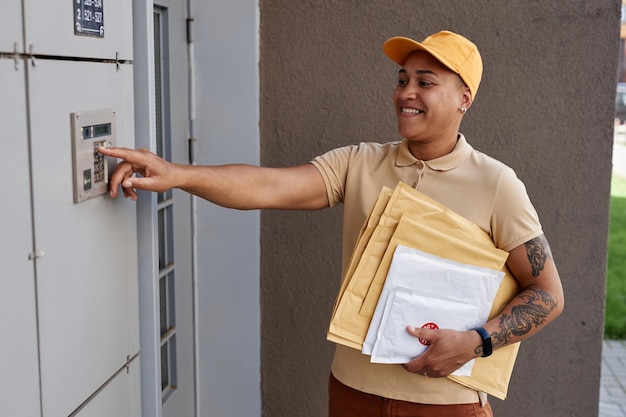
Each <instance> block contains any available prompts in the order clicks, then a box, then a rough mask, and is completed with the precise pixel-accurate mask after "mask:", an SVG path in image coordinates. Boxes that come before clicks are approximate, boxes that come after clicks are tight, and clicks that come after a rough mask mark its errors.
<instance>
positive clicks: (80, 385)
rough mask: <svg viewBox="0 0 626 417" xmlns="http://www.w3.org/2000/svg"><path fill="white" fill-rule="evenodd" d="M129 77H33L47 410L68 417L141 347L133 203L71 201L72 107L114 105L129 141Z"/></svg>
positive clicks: (54, 65) (68, 65)
mask: <svg viewBox="0 0 626 417" xmlns="http://www.w3.org/2000/svg"><path fill="white" fill-rule="evenodd" d="M113 3H114V2H110V3H107V4H113ZM51 80H54V81H53V82H52V81H51ZM132 82H133V79H132V66H130V65H121V66H120V68H119V69H116V65H115V64H104V63H93V62H71V61H53V60H43V59H42V60H39V61H38V64H37V66H36V67H33V68H32V69H31V71H30V74H29V86H30V109H31V129H32V131H31V136H32V164H33V195H34V213H35V216H34V217H35V238H36V240H37V246H38V248H40V249H41V250H43V251H45V256H44V257H42V258H40V259H38V262H37V276H38V282H37V286H38V294H39V300H38V301H39V325H40V349H41V378H42V396H43V408H44V415H50V416H61V415H67V414H68V412H71V411H72V410H74V409H75V408H76V407H77V406H78V405H79V404H81V403H82V402H83V401H84V400H85V399H86V398H87V397H88V396H89V395H91V394H92V393H93V392H94V391H95V390H96V389H97V388H98V387H99V386H101V385H102V384H103V383H104V382H105V381H106V380H107V379H108V378H110V376H111V375H113V374H114V373H115V371H116V370H118V369H119V368H120V366H122V365H123V364H124V363H125V362H126V357H127V355H131V356H132V355H133V354H135V353H136V352H137V351H138V349H139V348H138V346H139V341H138V318H137V315H138V307H137V258H136V257H137V250H136V247H137V237H136V214H135V205H134V203H133V202H131V201H130V200H124V199H117V200H111V199H110V198H109V197H108V195H101V196H98V197H95V198H92V199H90V200H87V201H84V202H82V203H78V204H75V203H74V202H73V189H72V172H73V170H72V150H71V136H70V113H72V112H79V111H87V110H98V109H107V108H113V109H115V110H116V111H117V116H116V123H117V145H118V146H133V143H134V141H133V87H132Z"/></svg>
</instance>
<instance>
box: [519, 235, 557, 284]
mask: <svg viewBox="0 0 626 417" xmlns="http://www.w3.org/2000/svg"><path fill="white" fill-rule="evenodd" d="M524 246H526V254H527V255H528V262H530V267H531V268H532V273H533V277H538V276H539V274H541V271H543V268H544V267H545V266H546V260H547V259H548V258H550V259H552V253H551V252H550V245H548V241H547V240H546V237H545V236H544V235H541V236H538V237H536V238H534V239H531V240H529V241H528V242H526V243H524Z"/></svg>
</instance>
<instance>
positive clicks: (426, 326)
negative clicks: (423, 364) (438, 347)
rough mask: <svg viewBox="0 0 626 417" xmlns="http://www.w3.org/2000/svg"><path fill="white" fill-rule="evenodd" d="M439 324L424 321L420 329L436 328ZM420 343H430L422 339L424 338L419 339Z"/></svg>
mask: <svg viewBox="0 0 626 417" xmlns="http://www.w3.org/2000/svg"><path fill="white" fill-rule="evenodd" d="M438 328H439V326H437V325H436V324H435V323H432V322H431V323H426V324H424V325H423V326H422V329H438ZM419 341H420V343H421V344H422V345H425V346H428V345H430V342H429V341H428V340H424V339H419Z"/></svg>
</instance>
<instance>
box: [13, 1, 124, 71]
mask: <svg viewBox="0 0 626 417" xmlns="http://www.w3.org/2000/svg"><path fill="white" fill-rule="evenodd" d="M13 1H15V0H13ZM73 1H76V0H73ZM71 4H72V2H68V1H67V0H47V1H45V2H41V1H38V0H25V1H24V18H25V25H26V46H27V48H28V49H29V51H30V48H31V46H32V53H33V54H37V55H54V56H66V57H86V58H100V59H115V58H116V55H117V57H118V58H119V59H121V60H122V59H123V60H132V58H133V20H132V16H133V10H132V2H130V1H104V3H103V6H104V7H103V13H104V27H105V32H104V37H102V38H98V37H92V36H83V35H75V34H74V9H73V7H72V6H71Z"/></svg>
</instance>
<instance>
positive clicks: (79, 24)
mask: <svg viewBox="0 0 626 417" xmlns="http://www.w3.org/2000/svg"><path fill="white" fill-rule="evenodd" d="M72 1H73V2H74V34H75V35H85V36H96V37H98V38H104V9H103V7H102V2H103V1H104V0H72Z"/></svg>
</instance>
